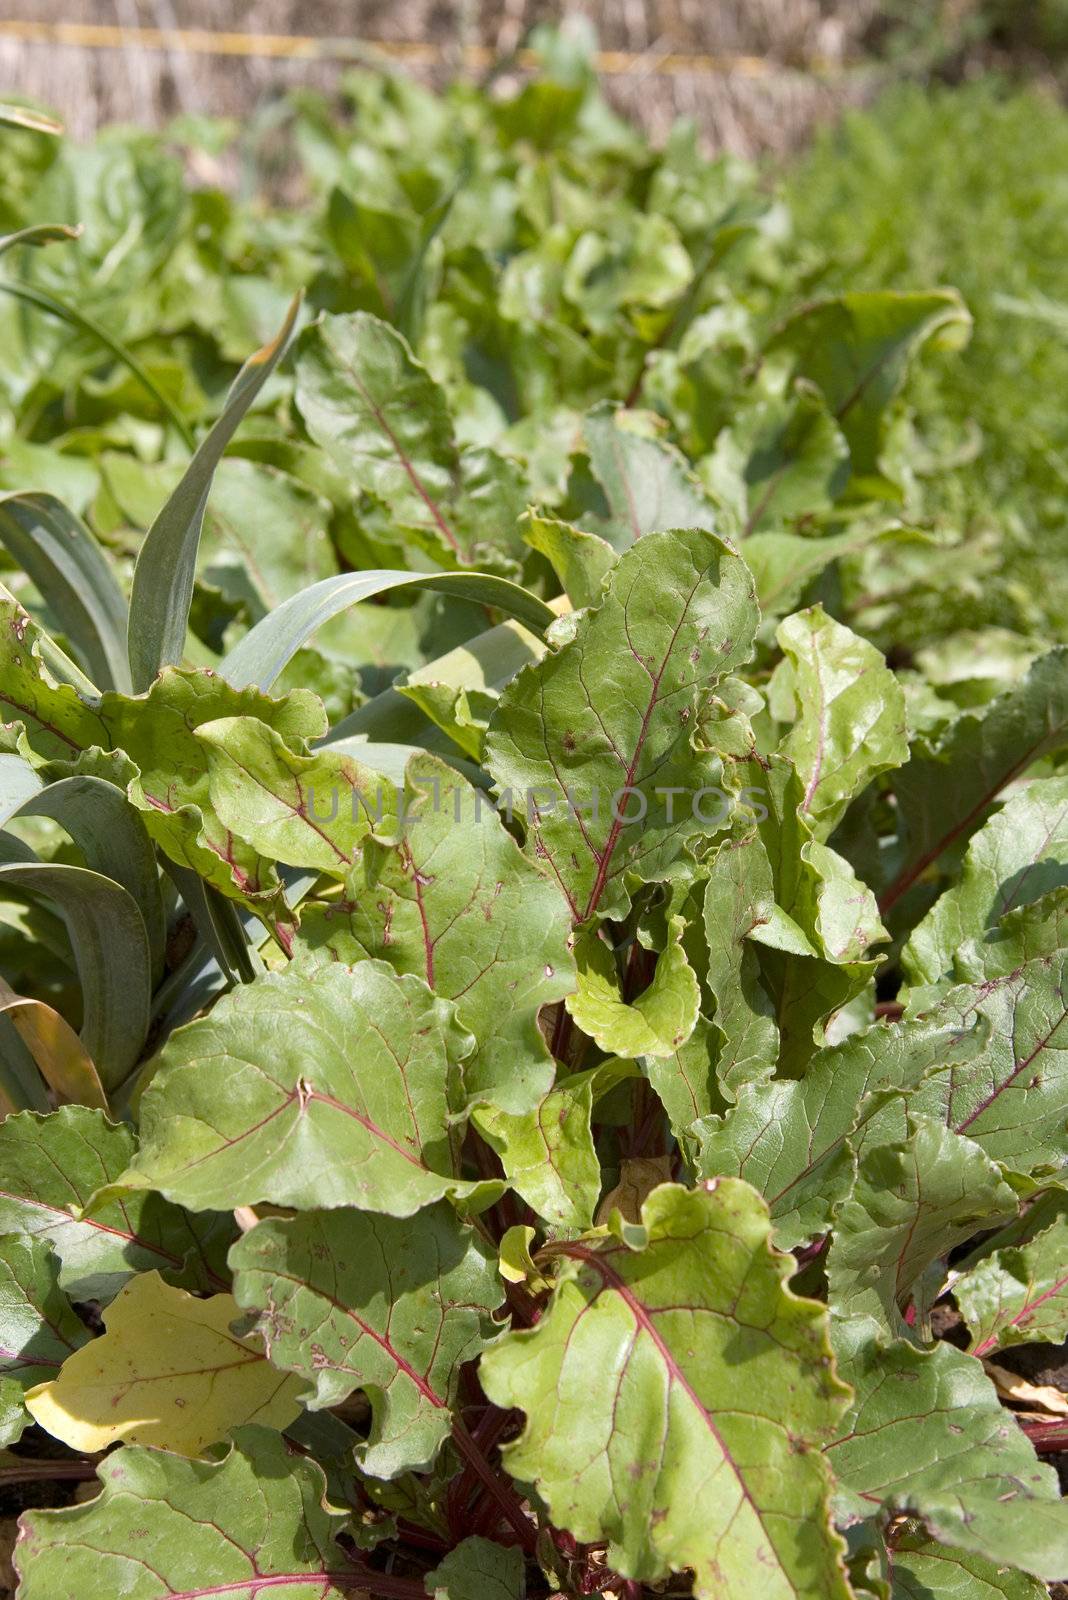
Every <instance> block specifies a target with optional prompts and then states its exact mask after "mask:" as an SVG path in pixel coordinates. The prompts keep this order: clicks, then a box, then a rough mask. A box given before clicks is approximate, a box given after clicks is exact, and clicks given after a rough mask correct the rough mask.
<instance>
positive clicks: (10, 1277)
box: [0, 1233, 89, 1389]
mask: <svg viewBox="0 0 1068 1600" xmlns="http://www.w3.org/2000/svg"><path fill="white" fill-rule="evenodd" d="M58 1275H59V1262H58V1261H57V1259H56V1257H55V1255H54V1254H53V1252H52V1249H51V1247H50V1246H49V1245H48V1244H47V1243H45V1242H43V1241H41V1240H39V1239H34V1238H31V1237H28V1236H25V1235H18V1234H13V1233H5V1234H2V1235H0V1373H2V1374H3V1376H4V1378H5V1379H12V1380H17V1382H18V1383H19V1384H20V1385H21V1386H22V1388H23V1389H28V1388H30V1387H31V1386H32V1385H33V1384H36V1383H40V1382H41V1380H42V1378H47V1377H50V1376H51V1374H52V1373H53V1372H56V1371H58V1369H59V1368H60V1367H61V1366H62V1365H63V1363H64V1362H65V1361H66V1359H67V1357H68V1356H69V1355H71V1354H72V1353H73V1352H74V1351H75V1350H77V1349H78V1347H79V1345H83V1344H84V1343H85V1342H86V1340H87V1339H88V1338H89V1330H88V1329H87V1328H86V1326H85V1324H84V1323H83V1322H82V1321H81V1319H80V1318H79V1317H77V1316H76V1315H75V1314H74V1311H73V1309H72V1307H71V1304H70V1301H69V1300H68V1299H67V1296H66V1295H65V1294H64V1293H63V1291H62V1289H61V1288H60V1287H59V1282H58Z"/></svg>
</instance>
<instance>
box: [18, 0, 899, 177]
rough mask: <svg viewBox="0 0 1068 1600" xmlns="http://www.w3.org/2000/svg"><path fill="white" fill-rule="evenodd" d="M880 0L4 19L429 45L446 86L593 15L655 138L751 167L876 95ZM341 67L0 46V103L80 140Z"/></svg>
mask: <svg viewBox="0 0 1068 1600" xmlns="http://www.w3.org/2000/svg"><path fill="white" fill-rule="evenodd" d="M878 9H879V7H878V4H877V3H876V0H574V3H572V4H563V5H561V4H553V3H549V0H305V3H304V4H298V3H297V0H250V3H248V4H244V5H241V4H234V3H232V0H0V21H8V20H19V19H25V20H32V21H34V22H65V23H76V24H101V23H103V24H111V25H115V24H118V25H120V26H124V27H128V28H129V27H137V26H141V27H152V28H176V27H177V28H183V29H191V28H204V29H211V30H222V31H226V30H234V31H240V32H247V33H256V34H295V33H296V34H315V35H318V36H321V37H324V38H330V37H335V38H337V37H342V38H350V39H351V38H354V37H358V38H361V39H382V40H391V41H409V42H411V41H416V42H422V41H430V42H432V43H433V44H435V45H436V46H437V47H438V49H439V50H440V59H439V60H438V62H437V63H436V64H435V65H433V66H429V67H428V66H420V67H418V68H416V69H414V70H415V71H416V75H417V76H419V77H421V78H423V79H424V80H429V81H435V82H441V81H443V80H444V79H445V78H447V77H448V76H450V75H451V74H452V73H454V72H455V71H456V70H457V69H458V65H459V60H460V58H459V50H460V47H461V46H462V45H471V44H481V45H485V46H489V47H490V48H491V49H494V50H499V51H501V52H504V53H507V52H508V51H510V50H512V49H514V47H515V46H516V45H517V44H518V43H519V42H520V40H521V39H522V37H523V36H524V34H525V33H526V31H527V29H528V28H529V27H530V26H531V25H532V24H533V23H535V22H542V21H549V20H560V19H561V18H562V17H563V16H565V15H580V16H585V17H588V18H589V19H590V20H591V21H592V22H593V23H594V25H595V27H596V29H597V33H598V37H599V39H600V42H601V45H602V47H603V48H605V49H612V50H624V51H630V52H633V53H634V54H635V55H636V56H638V57H639V58H640V59H638V60H637V61H636V62H635V63H634V65H633V67H632V69H631V70H630V71H628V72H627V73H626V74H623V75H615V76H612V77H610V78H608V79H607V80H606V90H607V93H608V94H609V97H610V98H611V100H612V101H613V103H614V104H615V105H616V106H617V107H618V108H619V109H620V110H621V111H623V112H625V113H626V114H627V115H629V116H632V117H634V118H635V119H636V120H637V121H639V122H640V123H641V124H642V125H643V126H645V127H646V128H647V129H648V131H649V132H650V133H651V134H652V135H653V136H654V137H659V136H661V135H662V134H663V133H664V131H665V130H666V129H667V128H668V127H669V126H670V124H671V122H672V121H673V119H674V118H675V117H676V116H678V115H680V114H681V115H687V116H692V117H694V118H695V119H696V120H697V122H698V124H699V126H700V127H701V129H702V130H703V132H704V134H705V135H706V137H707V140H708V143H709V145H710V146H711V147H712V148H713V149H728V150H732V151H735V152H737V153H739V154H742V155H755V154H758V153H760V152H763V151H773V152H782V151H788V150H790V149H792V148H794V147H795V146H796V145H797V144H798V143H799V142H800V141H801V140H803V138H804V137H805V135H806V134H807V132H808V131H809V130H810V129H811V127H812V126H813V124H814V123H816V122H817V121H820V120H823V119H825V118H827V117H830V116H833V115H834V114H835V113H836V112H837V111H839V110H840V109H841V107H842V106H843V105H844V104H847V103H850V102H855V101H856V100H858V99H859V98H862V97H863V96H864V94H865V93H866V91H867V89H868V87H869V84H870V76H869V74H868V73H866V72H865V71H863V70H860V71H857V70H851V63H855V62H856V61H857V60H858V57H859V54H860V46H861V42H862V39H863V36H864V33H865V30H866V29H867V28H868V27H869V26H870V24H871V22H872V20H873V18H874V17H875V15H876V13H877V11H878ZM667 52H677V53H685V54H711V55H714V56H717V57H720V58H722V57H724V56H730V57H737V56H744V57H751V58H759V71H757V70H754V69H752V68H750V69H748V70H707V69H705V70H700V71H687V72H673V73H671V74H665V73H661V72H659V71H658V69H657V61H658V59H659V58H660V57H662V56H663V55H664V54H665V53H667ZM340 70H341V69H340V67H339V66H338V65H337V64H335V63H331V62H328V61H314V62H313V61H279V60H266V59H262V58H261V59H254V58H239V57H233V56H226V57H223V56H210V55H189V54H184V53H181V52H178V51H157V50H145V49H142V48H140V47H138V46H131V47H129V48H122V49H109V50H95V49H86V48H83V47H74V46H71V45H56V44H47V45H45V44H39V43H28V42H23V41H16V40H13V39H11V38H3V37H0V94H20V95H28V96H31V97H33V98H35V99H38V100H40V101H42V102H44V103H46V104H48V105H51V106H53V107H55V108H56V109H57V110H58V111H59V112H60V114H61V115H62V116H63V117H64V119H65V121H66V122H67V125H68V127H69V128H70V130H71V132H72V133H73V134H74V135H75V136H76V137H80V138H85V137H88V136H90V135H91V134H92V133H93V132H94V131H95V129H96V128H97V127H98V126H99V125H100V124H101V123H104V122H109V121H126V122H137V123H140V124H142V125H147V126H155V125H158V124H159V123H161V122H165V121H166V120H167V119H168V118H169V117H170V116H172V115H174V114H175V113H177V112H181V111H190V112H193V111H195V112H210V113H215V114H219V115H227V116H245V115H247V114H248V113H249V112H250V110H251V109H253V108H254V107H256V106H258V105H261V104H262V103H263V102H264V101H265V100H266V99H267V98H269V97H271V96H274V95H277V94H278V93H280V92H281V91H283V90H284V89H286V88H288V87H290V86H292V85H295V84H308V85H314V86H315V87H318V88H323V89H330V88H331V87H333V86H334V85H335V84H336V82H337V80H338V76H339V72H340Z"/></svg>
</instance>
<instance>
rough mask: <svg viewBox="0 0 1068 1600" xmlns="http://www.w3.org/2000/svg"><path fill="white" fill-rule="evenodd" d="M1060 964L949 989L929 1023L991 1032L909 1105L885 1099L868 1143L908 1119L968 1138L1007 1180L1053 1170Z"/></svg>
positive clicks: (1067, 1087)
mask: <svg viewBox="0 0 1068 1600" xmlns="http://www.w3.org/2000/svg"><path fill="white" fill-rule="evenodd" d="M1066 963H1068V953H1065V952H1063V951H1062V952H1061V953H1060V954H1059V955H1057V956H1048V957H1044V958H1041V959H1039V960H1036V961H1031V962H1028V963H1027V965H1026V966H1024V967H1021V968H1019V969H1018V970H1017V971H1016V972H1014V973H1012V974H1011V975H1010V976H1009V977H1007V978H1001V979H996V980H992V981H991V982H990V983H984V984H979V985H977V986H976V987H974V988H969V987H968V986H966V985H965V986H962V987H961V988H959V989H954V990H953V991H952V992H951V993H950V994H949V995H948V996H947V998H946V1000H945V1002H944V1003H943V1005H941V1006H939V1007H938V1010H937V1012H934V1013H932V1016H938V1017H939V1018H941V1019H943V1020H945V1021H947V1022H948V1021H950V1020H952V1021H953V1022H954V1023H955V1024H956V1025H957V1026H958V1027H959V1028H960V1029H961V1031H965V1030H967V1029H969V1028H971V1027H973V1026H974V1025H975V1023H976V1022H977V1021H978V1020H980V1019H982V1021H983V1022H984V1023H985V1024H986V1025H988V1027H989V1038H988V1041H987V1043H986V1045H985V1048H984V1049H983V1051H982V1052H981V1053H980V1054H979V1055H978V1056H976V1057H975V1058H974V1060H972V1061H969V1062H967V1063H965V1064H964V1065H963V1066H952V1067H945V1066H941V1067H935V1068H933V1069H932V1070H931V1071H930V1072H929V1073H928V1074H927V1076H926V1077H925V1078H924V1079H923V1081H922V1082H921V1083H920V1084H919V1085H918V1086H917V1087H916V1088H915V1089H914V1090H913V1091H912V1093H911V1095H910V1096H909V1097H908V1100H907V1102H906V1101H905V1100H904V1099H903V1098H902V1097H901V1096H900V1095H893V1096H888V1097H887V1103H886V1106H885V1108H884V1109H883V1110H882V1111H881V1112H878V1113H876V1114H874V1115H873V1116H872V1117H871V1118H870V1119H869V1122H868V1124H867V1128H866V1130H865V1131H866V1135H867V1137H868V1138H870V1139H878V1140H882V1141H892V1140H895V1139H900V1138H902V1137H904V1122H905V1113H906V1110H907V1111H908V1112H911V1113H914V1114H915V1115H917V1116H923V1117H934V1118H936V1119H937V1120H938V1121H940V1122H943V1123H944V1124H945V1125H946V1127H948V1128H950V1129H952V1130H953V1132H955V1133H963V1134H966V1135H967V1137H968V1138H969V1139H972V1140H974V1141H975V1143H976V1144H978V1145H980V1146H981V1147H982V1148H983V1150H985V1151H986V1153H987V1155H988V1156H989V1157H990V1159H991V1160H992V1161H997V1162H1001V1163H1002V1164H1003V1165H1004V1166H1006V1167H1008V1168H1009V1169H1010V1170H1012V1171H1014V1172H1024V1173H1028V1172H1033V1171H1035V1169H1036V1168H1041V1167H1043V1166H1046V1165H1059V1164H1060V1162H1061V1160H1062V1159H1063V1149H1064V1126H1065V1120H1066V1118H1068V998H1066V997H1068V972H1066V971H1065V966H1066Z"/></svg>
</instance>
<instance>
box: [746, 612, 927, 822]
mask: <svg viewBox="0 0 1068 1600" xmlns="http://www.w3.org/2000/svg"><path fill="white" fill-rule="evenodd" d="M775 637H776V639H777V640H778V643H779V647H780V649H781V650H782V651H783V654H784V656H785V658H786V659H785V661H783V662H782V664H781V665H780V666H779V667H778V668H777V669H776V672H775V676H774V678H773V680H772V685H771V702H770V703H771V708H772V711H773V713H774V715H775V716H776V717H777V718H778V720H779V721H785V722H790V723H792V724H793V725H792V727H791V728H790V731H789V733H788V734H787V735H786V738H785V739H784V740H783V742H782V744H781V745H780V747H779V748H780V750H781V752H782V754H783V755H785V756H787V757H788V758H789V759H790V760H791V761H792V762H793V763H794V766H795V767H796V768H797V771H798V775H799V776H800V778H801V781H802V783H803V785H804V796H803V799H802V802H801V811H802V815H803V816H804V817H805V819H806V821H807V822H808V824H809V826H810V827H811V829H812V832H813V835H814V837H815V838H817V839H827V838H828V837H829V836H830V834H831V833H832V832H833V830H834V828H835V826H836V825H837V824H838V823H839V822H840V821H841V819H842V817H843V816H844V815H845V811H846V807H847V806H848V804H849V802H850V800H851V799H852V798H853V796H854V795H855V794H857V793H858V792H859V791H860V790H861V789H863V788H864V787H865V786H866V785H867V784H869V783H870V782H871V780H872V779H873V778H874V777H876V776H877V775H878V774H879V773H880V772H886V771H888V770H889V769H890V768H892V767H899V766H901V765H902V763H903V762H905V761H907V760H908V756H909V747H908V739H907V737H906V732H905V696H904V694H903V693H902V690H901V685H900V684H899V683H898V681H897V679H896V677H895V676H894V674H893V673H892V672H891V671H890V669H889V667H888V666H887V665H886V663H885V661H884V660H883V657H882V656H881V654H880V653H879V651H878V650H876V648H875V646H874V645H871V644H869V643H868V641H867V640H866V639H861V638H859V637H858V636H857V635H856V634H855V633H852V632H851V631H850V629H848V628H844V627H843V626H842V624H841V623H839V622H835V621H834V619H833V618H832V617H828V616H827V615H826V613H825V612H824V610H823V607H822V606H810V607H809V609H808V610H807V611H800V612H798V613H796V615H794V616H792V617H787V619H786V621H785V622H781V623H780V624H779V626H778V628H777V630H776V633H775Z"/></svg>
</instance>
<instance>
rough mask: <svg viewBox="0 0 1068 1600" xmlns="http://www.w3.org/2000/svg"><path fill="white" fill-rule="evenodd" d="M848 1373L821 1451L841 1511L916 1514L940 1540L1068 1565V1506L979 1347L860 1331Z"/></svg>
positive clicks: (846, 1363)
mask: <svg viewBox="0 0 1068 1600" xmlns="http://www.w3.org/2000/svg"><path fill="white" fill-rule="evenodd" d="M850 1339H851V1333H850V1330H849V1329H848V1327H847V1328H846V1329H844V1330H843V1336H842V1338H841V1339H840V1340H839V1341H838V1342H839V1344H840V1345H843V1346H846V1347H847V1348H846V1349H844V1350H843V1354H842V1357H841V1360H842V1365H841V1371H842V1376H843V1377H844V1378H846V1379H847V1380H848V1382H849V1383H850V1384H852V1386H853V1388H854V1390H855V1398H854V1401H853V1404H852V1406H851V1407H850V1409H849V1412H848V1414H847V1415H846V1417H845V1419H844V1422H843V1425H842V1429H841V1432H840V1434H839V1435H838V1437H837V1438H836V1439H835V1440H834V1442H833V1443H832V1444H830V1445H829V1446H828V1447H827V1448H826V1450H825V1455H826V1457H827V1460H828V1463H829V1465H830V1467H831V1469H832V1471H833V1472H834V1474H835V1478H836V1480H837V1483H838V1492H837V1496H836V1502H837V1507H838V1513H839V1516H840V1517H841V1518H842V1519H843V1520H845V1521H849V1522H852V1521H859V1520H862V1519H866V1518H868V1517H871V1516H874V1515H875V1514H876V1513H877V1512H878V1511H879V1510H880V1508H881V1509H882V1511H883V1513H884V1514H886V1513H891V1514H893V1513H902V1514H910V1515H912V1516H917V1517H921V1518H922V1519H923V1521H924V1523H925V1524H926V1526H927V1528H928V1529H929V1530H930V1532H931V1534H932V1535H933V1536H934V1537H935V1538H936V1539H937V1540H938V1541H939V1542H940V1543H941V1542H944V1543H945V1544H947V1545H950V1546H956V1547H958V1548H959V1549H961V1550H964V1551H967V1552H969V1553H973V1554H975V1555H980V1556H984V1557H986V1558H987V1559H988V1560H990V1561H994V1562H996V1563H997V1564H998V1565H1001V1564H1002V1563H1005V1564H1007V1565H1009V1566H1016V1567H1021V1568H1022V1569H1023V1570H1024V1571H1025V1572H1030V1573H1034V1575H1035V1576H1036V1577H1039V1578H1041V1577H1049V1578H1052V1577H1053V1576H1054V1575H1055V1574H1056V1573H1058V1572H1066V1571H1068V1506H1066V1505H1065V1504H1064V1503H1063V1502H1062V1500H1061V1498H1060V1489H1059V1486H1058V1483H1057V1474H1056V1473H1055V1472H1054V1470H1053V1468H1052V1467H1047V1466H1041V1465H1040V1464H1039V1462H1038V1460H1037V1459H1036V1457H1035V1453H1034V1450H1033V1449H1032V1447H1031V1445H1030V1444H1029V1442H1028V1440H1027V1439H1026V1438H1025V1437H1024V1435H1023V1433H1022V1432H1021V1431H1020V1429H1019V1427H1018V1426H1017V1424H1016V1422H1015V1421H1014V1419H1013V1417H1012V1416H1011V1415H1010V1414H1009V1413H1008V1412H1007V1411H1006V1410H1005V1408H1004V1407H1003V1406H1002V1404H1001V1402H1000V1401H999V1400H998V1397H997V1394H996V1392H995V1390H994V1387H993V1385H992V1384H991V1382H990V1380H989V1378H987V1377H986V1376H985V1374H984V1373H983V1369H982V1367H981V1366H980V1364H979V1362H978V1361H976V1360H974V1358H973V1357H972V1356H967V1355H962V1354H961V1352H960V1351H959V1350H955V1349H954V1348H953V1347H952V1345H949V1344H945V1343H940V1344H936V1345H935V1346H934V1347H933V1349H931V1350H918V1349H916V1348H915V1346H913V1345H911V1344H908V1343H907V1342H906V1341H905V1340H903V1339H897V1340H895V1341H894V1342H893V1343H892V1344H889V1345H887V1346H885V1347H883V1346H882V1345H880V1344H878V1343H876V1342H873V1341H871V1340H870V1339H864V1340H862V1341H861V1342H860V1345H859V1348H857V1349H856V1350H855V1351H854V1350H848V1342H849V1341H850Z"/></svg>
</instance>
